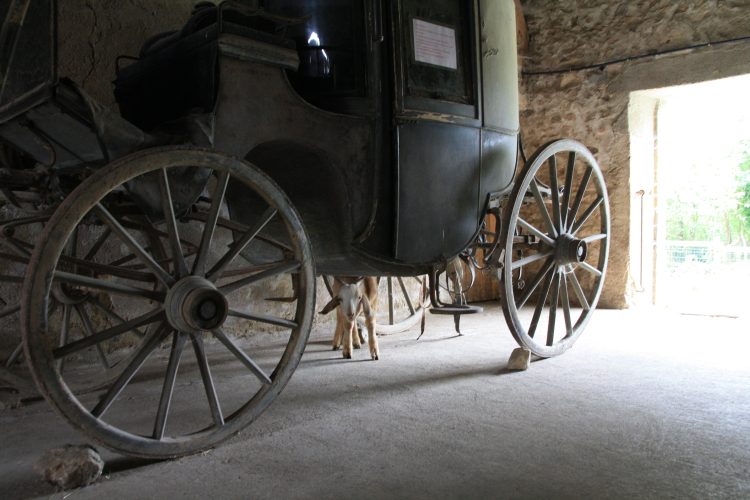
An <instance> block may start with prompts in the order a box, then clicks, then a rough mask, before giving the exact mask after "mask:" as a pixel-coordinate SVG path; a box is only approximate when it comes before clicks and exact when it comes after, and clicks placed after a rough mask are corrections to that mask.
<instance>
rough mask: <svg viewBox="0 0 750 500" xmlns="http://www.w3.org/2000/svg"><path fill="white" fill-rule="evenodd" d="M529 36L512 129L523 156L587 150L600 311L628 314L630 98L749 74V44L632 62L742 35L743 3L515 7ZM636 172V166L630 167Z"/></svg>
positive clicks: (538, 0) (746, 30) (542, 2)
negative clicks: (604, 232)
mask: <svg viewBox="0 0 750 500" xmlns="http://www.w3.org/2000/svg"><path fill="white" fill-rule="evenodd" d="M522 6H523V11H524V15H525V18H526V22H527V25H528V34H529V49H528V52H527V53H526V54H524V55H523V58H522V60H523V76H522V81H521V93H522V100H521V126H522V131H523V134H524V143H525V147H526V151H527V153H528V154H531V152H533V151H534V150H535V149H536V148H537V147H539V146H540V145H542V144H544V143H545V142H547V141H549V140H552V139H555V138H559V137H572V138H575V139H578V140H580V141H581V142H583V143H584V144H586V145H587V146H588V147H589V148H591V149H592V150H593V151H594V153H595V155H596V157H597V160H598V161H599V163H600V165H601V167H602V169H603V171H604V174H605V177H606V179H607V187H608V191H609V197H610V205H611V212H612V233H613V236H612V239H611V253H610V264H609V269H608V277H607V282H606V286H605V290H604V293H603V296H602V299H601V305H602V306H603V307H615V308H621V307H627V305H628V304H629V303H630V300H631V298H632V284H631V281H632V280H631V279H630V277H629V268H628V267H629V266H628V262H629V252H628V248H629V232H630V210H631V208H630V207H631V202H632V201H633V200H634V199H635V196H636V195H635V193H634V190H633V189H631V186H630V179H631V175H630V168H631V167H630V138H629V129H628V104H629V99H630V92H631V91H635V90H640V89H648V88H656V87H663V86H669V85H680V84H685V83H694V82H697V81H704V80H710V79H717V78H723V77H727V76H734V75H738V74H743V73H750V42H749V41H737V42H732V43H725V44H718V45H713V46H709V47H703V48H695V49H692V50H676V51H674V52H671V53H670V54H668V55H661V56H652V57H645V58H635V59H633V60H629V61H624V62H621V63H616V64H602V65H601V66H597V67H594V68H592V69H581V70H574V71H569V72H560V73H553V74H540V73H545V72H547V71H549V70H558V69H568V68H572V67H581V66H589V65H599V64H601V63H605V62H607V61H612V60H622V59H626V58H631V57H633V56H640V55H646V54H655V53H657V52H660V53H661V52H664V51H672V50H675V49H682V48H684V47H688V46H693V45H699V44H706V43H708V42H718V41H721V40H727V39H734V38H739V37H746V36H748V35H750V25H749V24H748V22H747V16H748V13H749V12H750V0H693V1H689V2H688V1H679V2H675V1H673V0H630V1H627V0H620V1H616V0H609V1H603V0H570V1H566V2H560V1H559V0H522ZM636 168H637V167H636Z"/></svg>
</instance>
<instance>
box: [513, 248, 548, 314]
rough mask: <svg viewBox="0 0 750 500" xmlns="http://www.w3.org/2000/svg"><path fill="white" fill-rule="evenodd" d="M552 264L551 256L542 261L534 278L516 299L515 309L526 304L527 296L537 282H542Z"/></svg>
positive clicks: (536, 285) (532, 291)
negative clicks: (542, 264) (542, 263)
mask: <svg viewBox="0 0 750 500" xmlns="http://www.w3.org/2000/svg"><path fill="white" fill-rule="evenodd" d="M554 265H555V259H553V258H552V257H550V258H549V259H547V262H545V263H544V266H543V267H542V268H541V269H540V270H539V271H538V272H537V273H536V275H535V276H534V279H533V280H531V283H530V284H529V285H528V286H527V287H526V290H525V291H524V293H523V295H522V296H521V299H520V300H519V301H518V305H516V308H517V309H521V308H522V307H523V306H524V305H526V302H527V301H528V300H529V297H531V294H532V293H534V290H536V288H537V287H538V286H539V283H541V282H542V280H543V279H544V277H545V276H547V273H549V272H550V270H552V266H554Z"/></svg>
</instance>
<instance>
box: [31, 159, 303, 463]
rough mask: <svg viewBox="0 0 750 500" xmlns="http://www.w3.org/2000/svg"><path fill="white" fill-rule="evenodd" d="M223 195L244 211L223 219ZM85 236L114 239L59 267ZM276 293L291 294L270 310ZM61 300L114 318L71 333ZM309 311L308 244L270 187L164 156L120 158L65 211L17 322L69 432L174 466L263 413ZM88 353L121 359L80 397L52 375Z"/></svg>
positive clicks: (247, 171)
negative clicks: (86, 301) (103, 309)
mask: <svg viewBox="0 0 750 500" xmlns="http://www.w3.org/2000/svg"><path fill="white" fill-rule="evenodd" d="M196 182H204V183H205V184H202V185H201V184H198V188H199V189H198V190H197V193H198V195H199V196H193V195H192V194H191V195H190V196H188V195H187V194H186V193H190V192H192V193H195V192H196V190H195V188H196ZM201 190H202V192H201ZM230 191H231V192H233V193H235V194H237V193H240V195H241V198H242V199H243V200H244V201H245V202H246V203H247V204H248V205H247V206H248V207H253V209H254V213H253V214H252V216H251V215H250V213H251V212H253V211H250V210H244V211H243V218H242V220H238V219H236V218H232V215H231V212H232V210H231V206H228V204H227V203H226V196H227V193H229V192H230ZM193 197H194V198H195V199H192V198H193ZM177 200H180V201H179V202H178V201H177ZM185 200H191V201H190V203H185ZM83 229H87V230H89V231H91V232H94V233H96V232H98V233H99V234H104V233H107V232H109V233H111V236H110V237H109V238H106V241H105V243H103V244H102V245H103V248H101V250H100V251H97V252H96V255H95V256H94V257H92V258H91V260H90V261H88V262H84V261H79V260H77V259H70V258H67V257H66V255H69V254H70V253H71V252H72V250H73V249H75V251H76V252H77V253H76V255H89V254H90V253H91V252H92V249H93V248H94V247H96V246H97V245H98V244H99V242H100V241H101V239H100V238H101V237H93V238H88V239H81V238H77V237H76V234H77V233H78V232H81V231H82V230H83ZM154 237H156V239H157V240H158V241H161V242H163V243H164V245H163V246H164V248H166V251H165V254H166V255H164V254H162V251H161V250H159V249H158V247H159V246H161V245H153V244H152V243H150V242H153V239H154ZM269 288H271V289H272V290H271V293H276V292H278V291H279V290H283V291H284V293H286V294H288V295H289V296H291V297H289V299H290V300H288V301H285V302H283V303H279V302H273V301H263V298H265V294H266V293H267V290H268V289H269ZM58 290H62V291H63V292H64V293H65V294H66V296H71V297H81V296H95V297H97V300H99V301H101V302H104V303H106V305H107V306H108V308H109V310H110V311H113V312H114V313H116V314H117V316H116V317H110V318H109V319H110V321H109V322H104V321H102V320H100V321H94V320H93V318H90V321H89V323H90V325H89V327H90V328H87V329H86V330H87V331H86V335H85V336H82V337H78V338H71V337H70V336H69V335H67V332H68V330H69V326H70V325H69V317H68V316H69V315H66V314H65V311H66V310H67V309H64V308H63V309H62V312H61V308H60V307H57V308H53V304H54V301H53V300H52V299H53V297H54V296H55V295H56V294H57V293H58ZM314 301H315V282H314V266H313V259H312V250H311V246H310V243H309V240H308V238H307V236H306V232H305V230H304V227H303V226H302V223H301V220H300V218H299V216H298V215H297V213H296V211H295V210H294V209H293V207H292V206H291V203H290V201H289V200H288V198H287V197H286V196H285V195H284V193H283V192H281V190H280V189H279V188H278V186H277V185H276V184H275V183H274V182H273V181H271V179H270V178H268V177H267V176H266V175H264V174H263V173H262V172H260V171H259V170H258V169H257V168H255V167H254V166H252V165H251V164H249V163H247V162H244V161H241V160H237V159H234V158H230V157H228V156H225V155H222V154H219V153H216V152H210V151H201V150H195V149H188V148H165V149H155V150H150V151H143V152H140V153H136V154H133V155H130V156H127V157H125V158H122V159H120V160H117V161H116V162H114V163H112V164H111V165H109V166H107V167H105V168H103V169H102V170H99V171H98V172H97V173H95V174H94V175H92V176H91V177H89V178H88V179H87V180H86V181H84V182H83V183H82V184H81V185H80V186H78V188H76V190H75V191H74V192H73V193H71V195H70V196H69V197H67V198H66V200H65V201H64V202H63V203H62V204H61V205H60V207H59V208H58V209H57V210H56V211H55V213H54V215H53V216H52V218H51V219H50V221H49V223H48V224H47V226H46V227H45V230H44V232H43V233H42V236H41V238H40V240H39V243H38V245H37V246H36V248H35V250H34V253H33V254H32V256H31V259H30V261H29V271H28V272H27V274H26V282H25V285H24V295H23V297H22V310H21V318H22V330H23V334H24V336H25V350H26V356H27V360H28V362H29V364H30V367H31V370H32V373H33V375H34V379H35V381H36V383H37V386H38V387H39V390H40V392H41V393H42V394H43V395H44V396H45V397H46V399H47V400H48V401H49V402H50V403H51V404H52V405H53V406H54V407H55V408H56V409H57V410H58V411H59V412H60V413H61V414H62V415H63V416H64V417H65V418H66V419H67V420H68V421H69V422H70V423H71V424H72V425H73V426H75V427H77V428H78V429H80V430H82V431H83V432H84V433H85V434H87V435H88V436H89V437H91V438H93V439H95V440H97V441H99V442H100V443H102V444H104V445H105V446H107V447H109V448H112V449H114V450H116V451H119V452H121V453H125V454H128V455H133V456H140V457H148V458H167V457H176V456H181V455H187V454H191V453H196V452H198V451H201V450H205V449H207V448H211V447H213V446H215V445H216V444H217V443H219V442H221V441H222V440H224V439H227V438H228V437H230V436H232V435H233V434H235V433H236V432H238V431H240V430H241V429H243V428H244V427H245V426H247V425H248V424H250V423H251V422H252V421H253V420H254V419H255V418H257V417H258V415H259V414H260V413H261V412H262V411H263V410H264V409H265V408H267V407H268V405H269V404H270V403H271V402H272V401H273V400H274V399H275V398H276V396H277V395H278V394H279V393H280V392H281V390H282V389H283V387H284V386H285V385H286V383H287V382H288V381H289V379H290V377H291V375H292V373H293V372H294V369H295V368H296V366H297V364H298V363H299V360H300V358H301V356H302V352H303V350H304V347H305V344H306V341H307V337H308V335H309V331H310V326H311V323H312V318H313V310H314ZM259 302H260V304H261V305H258V303H259ZM253 304H255V306H253ZM89 351H94V354H96V352H97V351H102V352H103V353H104V354H105V355H111V354H113V353H117V354H119V359H120V361H119V362H117V363H116V364H115V365H114V368H115V369H116V370H117V375H116V376H115V377H114V379H113V380H112V381H111V382H109V383H107V384H106V385H105V386H104V387H103V388H102V389H101V391H99V392H97V393H89V394H76V392H75V386H76V385H77V384H78V383H80V380H79V379H80V376H81V371H79V370H75V371H72V372H71V374H69V372H68V371H66V370H61V369H60V365H61V364H74V363H78V362H85V361H86V358H87V354H88V352H89ZM190 351H192V352H190Z"/></svg>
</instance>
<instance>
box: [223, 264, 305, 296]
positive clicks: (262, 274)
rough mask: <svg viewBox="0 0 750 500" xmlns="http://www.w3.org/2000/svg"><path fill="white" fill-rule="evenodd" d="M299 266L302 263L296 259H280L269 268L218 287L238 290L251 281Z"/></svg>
mask: <svg viewBox="0 0 750 500" xmlns="http://www.w3.org/2000/svg"><path fill="white" fill-rule="evenodd" d="M301 266H302V264H301V263H300V262H299V261H297V260H288V261H282V262H280V263H279V264H278V265H276V266H274V267H272V268H270V269H267V270H265V271H262V272H259V273H256V274H253V275H252V276H248V277H247V278H242V279H239V280H237V281H232V282H231V283H227V284H226V285H222V286H220V287H219V290H220V291H222V292H223V293H230V292H233V291H235V290H239V289H240V288H244V287H246V286H248V285H252V284H253V283H259V282H261V281H263V280H267V279H269V278H273V277H274V276H278V275H279V274H284V273H291V272H294V271H297V270H298V269H299V268H300V267H301Z"/></svg>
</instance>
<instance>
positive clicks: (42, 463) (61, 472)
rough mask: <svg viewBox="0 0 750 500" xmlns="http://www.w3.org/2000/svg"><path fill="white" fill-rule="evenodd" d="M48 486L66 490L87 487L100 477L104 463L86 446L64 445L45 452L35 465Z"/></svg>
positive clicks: (94, 451) (93, 450)
mask: <svg viewBox="0 0 750 500" xmlns="http://www.w3.org/2000/svg"><path fill="white" fill-rule="evenodd" d="M36 467H37V470H38V471H39V472H41V473H42V475H43V476H44V479H46V480H47V482H49V483H50V484H53V485H55V486H57V487H58V488H62V489H64V490H68V489H71V488H78V487H81V486H86V485H89V484H91V483H93V482H95V481H96V480H97V479H99V477H100V476H101V475H102V469H103V468H104V461H103V460H102V458H101V457H100V456H99V453H98V452H97V451H96V449H94V448H93V447H91V446H88V445H70V444H69V445H65V446H62V447H60V448H53V449H51V450H47V451H46V452H45V453H44V455H42V458H40V459H39V462H37V464H36Z"/></svg>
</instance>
